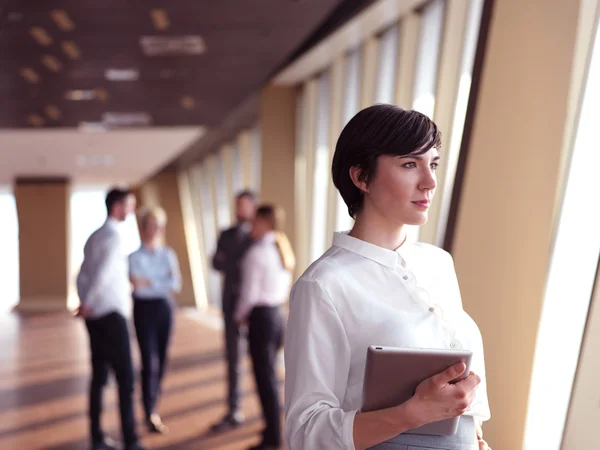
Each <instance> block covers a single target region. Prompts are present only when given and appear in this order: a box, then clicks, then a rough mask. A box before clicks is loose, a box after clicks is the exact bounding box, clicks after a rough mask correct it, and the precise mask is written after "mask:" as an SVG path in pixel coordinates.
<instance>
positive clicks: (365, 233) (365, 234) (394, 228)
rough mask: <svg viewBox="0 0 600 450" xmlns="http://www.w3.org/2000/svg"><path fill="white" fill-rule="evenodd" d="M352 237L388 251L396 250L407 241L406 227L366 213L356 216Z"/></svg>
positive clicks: (362, 212)
mask: <svg viewBox="0 0 600 450" xmlns="http://www.w3.org/2000/svg"><path fill="white" fill-rule="evenodd" d="M349 235H350V236H352V237H355V238H357V239H360V240H361V241H366V242H369V243H370V244H373V245H377V246H378V247H382V248H386V249H388V250H396V249H397V248H399V247H400V246H402V244H404V242H405V241H406V226H405V225H403V224H398V223H393V222H390V221H389V219H386V218H385V217H383V216H381V215H379V214H373V213H369V212H366V211H361V212H359V213H358V215H357V216H356V221H355V222H354V226H353V227H352V230H350V233H349Z"/></svg>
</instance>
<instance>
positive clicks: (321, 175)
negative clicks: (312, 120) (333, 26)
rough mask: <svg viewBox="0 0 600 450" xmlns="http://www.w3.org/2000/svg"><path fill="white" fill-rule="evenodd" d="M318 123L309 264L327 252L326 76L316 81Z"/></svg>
mask: <svg viewBox="0 0 600 450" xmlns="http://www.w3.org/2000/svg"><path fill="white" fill-rule="evenodd" d="M317 99H318V100H317V101H318V103H317V114H316V119H317V123H316V126H315V129H316V139H315V141H316V142H315V145H316V148H315V157H314V160H313V161H314V167H313V171H314V185H313V198H312V204H313V209H312V215H311V217H312V223H311V233H310V236H311V243H310V256H309V258H310V262H312V261H314V260H316V259H317V258H318V257H319V256H321V255H322V254H323V252H324V251H325V250H326V248H325V246H326V242H327V236H326V231H327V201H326V199H327V189H328V187H329V159H330V158H329V101H330V100H329V74H328V73H327V72H325V73H323V74H322V75H321V76H320V77H319V85H318V93H317Z"/></svg>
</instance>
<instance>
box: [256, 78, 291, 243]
mask: <svg viewBox="0 0 600 450" xmlns="http://www.w3.org/2000/svg"><path fill="white" fill-rule="evenodd" d="M259 114H260V116H259V117H260V130H261V131H260V132H261V161H260V164H261V174H262V176H261V180H260V197H261V201H262V202H266V203H275V204H277V205H279V206H280V207H282V208H283V209H284V210H285V213H286V224H285V232H286V234H287V235H288V238H289V239H290V242H294V229H295V223H294V153H295V143H296V141H295V139H296V134H295V128H296V89H295V88H294V87H287V86H268V87H266V88H265V89H263V91H262V93H261V100H260V113H259Z"/></svg>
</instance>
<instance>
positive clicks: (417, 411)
mask: <svg viewBox="0 0 600 450" xmlns="http://www.w3.org/2000/svg"><path fill="white" fill-rule="evenodd" d="M466 367H467V366H466V365H465V363H463V362H461V363H458V364H455V365H453V366H451V367H450V368H448V369H446V370H445V371H444V372H441V373H439V374H437V375H434V376H432V377H431V378H428V379H426V380H425V381H423V382H422V383H421V384H420V385H419V386H418V387H417V390H416V392H415V395H414V396H413V397H412V398H411V399H410V400H409V401H408V402H410V403H411V409H412V410H413V413H414V416H415V418H416V420H417V421H418V422H419V424H420V425H419V426H421V425H425V424H428V423H431V422H437V421H438V420H444V419H450V418H452V417H457V416H460V415H462V414H464V413H465V411H466V410H467V409H468V408H469V406H470V405H471V402H472V401H473V399H474V398H475V392H476V389H477V386H478V385H479V383H480V382H481V378H479V376H477V375H475V374H474V373H473V372H471V373H470V374H469V376H467V377H466V378H465V379H464V380H461V381H459V382H457V383H451V382H452V381H453V380H455V379H456V378H458V377H459V376H460V375H461V374H463V373H464V371H465V370H466ZM486 445H487V444H486ZM484 448H485V447H484Z"/></svg>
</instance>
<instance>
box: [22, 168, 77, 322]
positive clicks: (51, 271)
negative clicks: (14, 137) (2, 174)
mask: <svg viewBox="0 0 600 450" xmlns="http://www.w3.org/2000/svg"><path fill="white" fill-rule="evenodd" d="M70 193H71V190H70V185H69V181H68V180H66V179H62V178H60V179H46V178H35V179H25V178H22V179H17V180H16V182H15V185H14V195H15V201H16V205H17V214H18V220H19V265H20V292H21V296H20V302H19V304H18V305H17V309H18V310H20V311H23V312H27V313H32V312H35V313H39V312H53V311H65V310H66V309H67V297H68V286H69V283H68V281H69V237H70V228H69V223H70V217H69V215H70V208H69V205H70Z"/></svg>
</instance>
